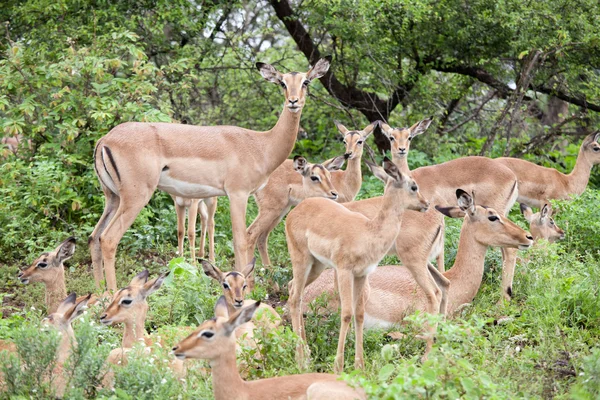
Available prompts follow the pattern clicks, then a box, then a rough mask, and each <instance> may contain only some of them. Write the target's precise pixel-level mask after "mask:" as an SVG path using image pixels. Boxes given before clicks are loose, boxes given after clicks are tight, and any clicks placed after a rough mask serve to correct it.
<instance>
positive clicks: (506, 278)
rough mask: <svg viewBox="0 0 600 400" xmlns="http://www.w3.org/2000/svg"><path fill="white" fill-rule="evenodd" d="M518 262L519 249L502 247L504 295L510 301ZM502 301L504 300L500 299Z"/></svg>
mask: <svg viewBox="0 0 600 400" xmlns="http://www.w3.org/2000/svg"><path fill="white" fill-rule="evenodd" d="M516 263H517V249H509V248H503V249H502V297H503V298H504V299H506V300H508V301H510V300H511V298H512V293H513V290H512V285H513V278H514V275H515V265H516ZM500 301H502V300H500Z"/></svg>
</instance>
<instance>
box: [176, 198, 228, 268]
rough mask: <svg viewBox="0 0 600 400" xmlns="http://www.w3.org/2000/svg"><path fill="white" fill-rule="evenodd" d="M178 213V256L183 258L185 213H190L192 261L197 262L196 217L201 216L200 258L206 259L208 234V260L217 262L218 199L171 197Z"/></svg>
mask: <svg viewBox="0 0 600 400" xmlns="http://www.w3.org/2000/svg"><path fill="white" fill-rule="evenodd" d="M171 198H172V199H173V202H174V203H175V212H176V213H177V254H179V255H180V256H183V237H184V234H185V211H186V210H187V213H188V229H187V234H188V241H189V242H190V252H191V256H192V261H193V262H195V261H196V217H197V216H198V214H200V224H201V228H202V234H201V235H202V240H201V242H200V243H201V244H200V257H201V258H203V257H204V247H205V246H206V233H207V232H208V259H209V260H211V261H215V212H216V211H217V197H209V198H206V199H188V198H184V197H180V196H174V195H171Z"/></svg>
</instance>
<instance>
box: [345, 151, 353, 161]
mask: <svg viewBox="0 0 600 400" xmlns="http://www.w3.org/2000/svg"><path fill="white" fill-rule="evenodd" d="M351 155H352V152H349V153H345V154H344V158H345V159H346V160H347V159H349V158H350V156H351Z"/></svg>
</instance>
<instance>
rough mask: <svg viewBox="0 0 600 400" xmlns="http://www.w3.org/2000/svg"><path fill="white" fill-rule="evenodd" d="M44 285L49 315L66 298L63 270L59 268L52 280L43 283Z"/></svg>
mask: <svg viewBox="0 0 600 400" xmlns="http://www.w3.org/2000/svg"><path fill="white" fill-rule="evenodd" d="M44 283H45V284H46V307H47V308H48V312H49V313H53V312H55V311H56V309H57V308H58V305H59V304H60V303H61V302H62V301H63V300H64V299H65V297H67V287H66V286H65V269H64V267H62V266H61V267H59V271H58V274H56V276H55V277H54V279H53V280H49V281H45V282H44Z"/></svg>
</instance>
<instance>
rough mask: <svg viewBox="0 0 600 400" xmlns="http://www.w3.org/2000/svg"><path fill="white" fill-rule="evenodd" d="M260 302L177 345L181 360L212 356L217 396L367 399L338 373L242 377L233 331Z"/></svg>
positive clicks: (275, 399)
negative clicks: (249, 379) (246, 378)
mask: <svg viewBox="0 0 600 400" xmlns="http://www.w3.org/2000/svg"><path fill="white" fill-rule="evenodd" d="M259 306H260V302H256V303H254V304H251V305H249V306H247V307H244V308H242V309H241V310H239V311H237V312H236V313H235V314H233V315H232V316H231V317H229V318H228V319H227V318H223V317H217V318H213V319H210V320H208V321H204V322H203V323H202V324H201V325H200V326H199V327H198V328H197V329H196V330H195V331H194V332H193V333H192V334H191V335H189V336H188V337H187V338H185V339H183V340H182V341H181V342H179V343H178V344H176V345H175V347H173V353H174V354H175V357H177V358H178V359H180V360H185V359H187V358H199V359H205V360H208V361H209V363H210V366H211V369H212V377H213V392H214V396H215V399H216V400H231V399H238V400H253V399H256V400H278V399H281V400H290V399H298V400H299V399H317V398H319V399H323V398H325V397H324V396H328V398H329V399H336V400H337V399H339V400H344V399H365V398H366V397H365V394H364V392H363V391H362V390H361V389H352V388H350V387H349V386H347V385H346V384H345V383H344V382H339V381H338V380H339V379H340V378H339V376H337V375H331V374H317V373H313V374H302V375H289V376H281V377H276V378H268V379H260V380H256V381H249V382H247V381H244V380H242V378H241V376H240V374H239V372H238V370H237V365H236V356H235V355H236V352H235V347H236V341H235V337H234V335H232V333H233V332H234V331H235V330H236V328H237V327H239V326H240V325H242V324H245V323H247V322H249V321H250V320H251V319H252V315H253V313H254V312H255V311H256V309H257V308H258V307H259Z"/></svg>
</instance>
